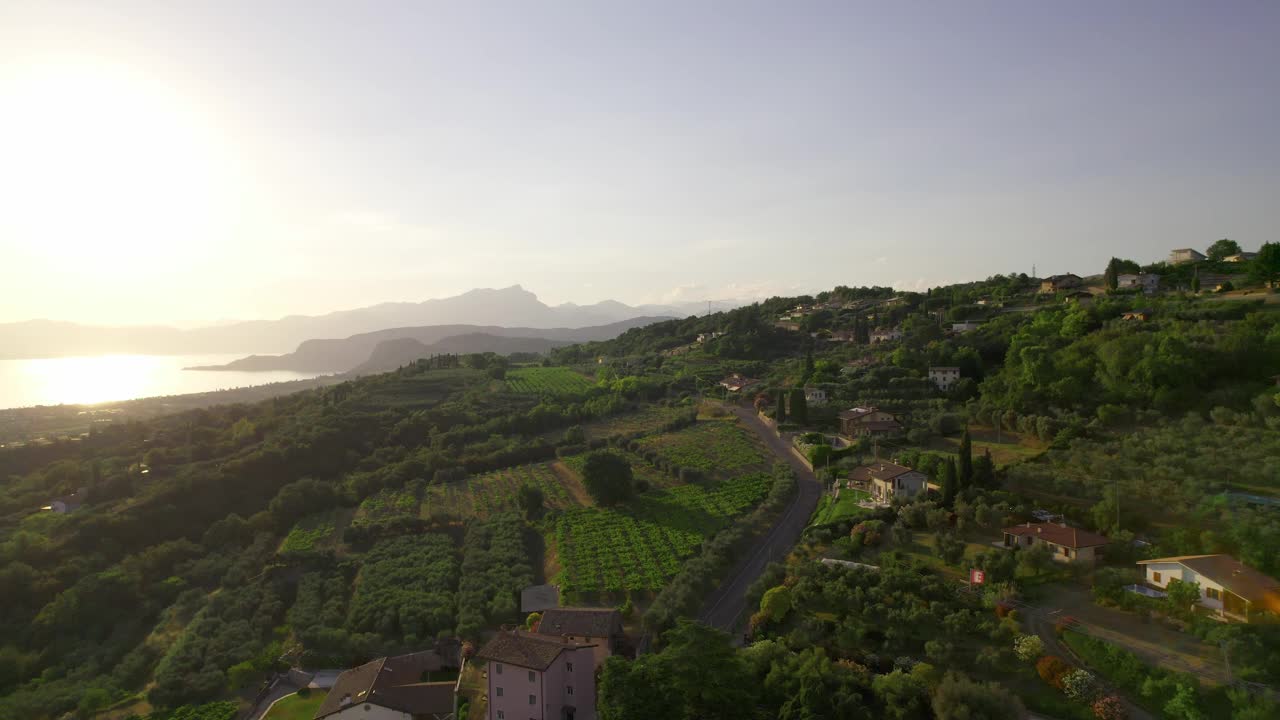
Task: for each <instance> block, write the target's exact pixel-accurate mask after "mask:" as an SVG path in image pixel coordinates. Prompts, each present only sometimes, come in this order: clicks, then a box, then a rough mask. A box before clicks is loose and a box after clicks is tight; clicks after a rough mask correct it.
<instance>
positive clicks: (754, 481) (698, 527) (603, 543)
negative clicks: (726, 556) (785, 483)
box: [554, 473, 771, 592]
mask: <svg viewBox="0 0 1280 720" xmlns="http://www.w3.org/2000/svg"><path fill="white" fill-rule="evenodd" d="M770 484H771V477H770V475H769V474H767V473H752V474H750V475H744V476H741V477H738V478H735V479H733V480H728V481H725V482H722V483H720V484H719V485H718V486H717V487H715V488H714V489H710V490H708V489H705V488H703V487H702V486H700V485H684V486H681V487H676V488H671V489H668V490H659V491H653V492H649V493H645V494H644V495H641V496H640V497H639V498H637V499H636V500H635V501H634V502H633V503H632V504H631V505H630V506H629V507H627V508H625V509H606V508H578V509H575V510H569V511H567V512H565V513H564V514H563V515H561V516H560V517H559V518H558V520H557V522H556V525H555V530H554V537H555V544H556V548H557V550H558V553H559V559H560V565H561V571H560V574H559V575H558V576H557V577H556V580H555V582H556V584H558V585H559V586H560V589H561V591H562V592H598V591H605V592H617V591H621V590H657V589H660V588H662V587H663V586H664V585H665V584H666V582H667V580H669V579H670V578H671V577H672V576H674V575H675V574H676V573H677V572H679V570H680V565H681V563H682V562H683V561H684V560H686V559H688V558H689V557H691V556H693V555H694V554H695V553H697V552H698V549H699V547H700V546H701V543H702V541H703V540H704V539H705V538H706V537H708V536H710V535H711V534H712V533H714V532H715V531H716V530H718V529H720V528H721V527H723V526H724V525H725V524H726V523H727V522H728V521H729V519H730V518H732V517H734V516H736V515H740V514H742V513H743V512H746V511H747V510H749V509H750V508H752V507H753V506H755V505H756V504H758V503H759V502H760V501H761V500H763V499H764V497H765V496H766V495H767V494H768V492H769V488H770Z"/></svg>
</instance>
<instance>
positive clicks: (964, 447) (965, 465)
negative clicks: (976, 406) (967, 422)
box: [958, 426, 973, 490]
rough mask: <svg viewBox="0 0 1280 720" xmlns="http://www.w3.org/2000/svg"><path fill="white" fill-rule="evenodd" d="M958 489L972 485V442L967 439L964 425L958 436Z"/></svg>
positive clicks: (967, 435) (966, 428) (966, 427)
mask: <svg viewBox="0 0 1280 720" xmlns="http://www.w3.org/2000/svg"><path fill="white" fill-rule="evenodd" d="M958 480H959V481H960V482H959V485H960V489H961V490H964V489H965V488H970V487H973V442H972V441H971V440H970V439H969V428H968V426H965V429H964V435H963V436H962V437H961V438H960V473H959V477H958Z"/></svg>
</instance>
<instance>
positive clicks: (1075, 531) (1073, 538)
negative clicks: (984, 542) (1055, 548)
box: [1004, 522, 1111, 548]
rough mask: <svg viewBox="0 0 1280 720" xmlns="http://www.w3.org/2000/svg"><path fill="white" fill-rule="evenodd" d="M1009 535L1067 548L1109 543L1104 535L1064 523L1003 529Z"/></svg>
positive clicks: (1016, 526)
mask: <svg viewBox="0 0 1280 720" xmlns="http://www.w3.org/2000/svg"><path fill="white" fill-rule="evenodd" d="M1004 531H1005V533H1007V534H1009V535H1018V536H1027V535H1030V536H1032V537H1038V538H1040V539H1041V540H1044V541H1045V542H1051V543H1053V544H1054V545H1062V546H1064V547H1069V548H1085V547H1097V546H1099V545H1106V544H1107V543H1110V542H1111V541H1110V540H1108V539H1107V537H1106V536H1105V535H1099V534H1098V533H1095V532H1090V531H1088V530H1081V529H1079V528H1073V527H1070V526H1068V525H1067V524H1066V523H1031V522H1029V523H1025V524H1022V525H1014V526H1013V527H1007V528H1005V529H1004Z"/></svg>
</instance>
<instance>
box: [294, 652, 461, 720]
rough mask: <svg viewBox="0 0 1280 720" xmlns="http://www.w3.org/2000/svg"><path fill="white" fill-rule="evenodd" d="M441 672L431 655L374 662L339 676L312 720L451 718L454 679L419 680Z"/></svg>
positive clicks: (401, 656)
mask: <svg viewBox="0 0 1280 720" xmlns="http://www.w3.org/2000/svg"><path fill="white" fill-rule="evenodd" d="M441 669H442V663H441V658H440V656H439V655H437V654H436V653H434V652H422V653H412V654H409V655H400V656H398V657H389V658H379V659H377V660H374V661H372V662H367V663H365V664H364V665H360V666H359V667H354V668H352V669H350V670H347V671H346V672H343V673H342V674H341V675H339V676H338V678H337V680H335V681H334V683H333V687H332V688H331V689H330V690H329V694H328V695H326V696H325V698H324V702H323V703H321V704H320V708H319V709H318V710H316V714H315V716H314V717H315V720H320V719H321V718H333V719H334V720H351V719H352V718H360V720H453V718H454V717H455V715H454V712H455V710H454V697H453V688H454V685H455V684H456V681H443V682H424V678H426V677H428V674H429V673H431V672H435V671H438V670H441Z"/></svg>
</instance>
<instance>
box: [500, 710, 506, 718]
mask: <svg viewBox="0 0 1280 720" xmlns="http://www.w3.org/2000/svg"><path fill="white" fill-rule="evenodd" d="M506 717H507V715H506V713H504V712H502V711H501V710H499V711H498V720H506Z"/></svg>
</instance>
